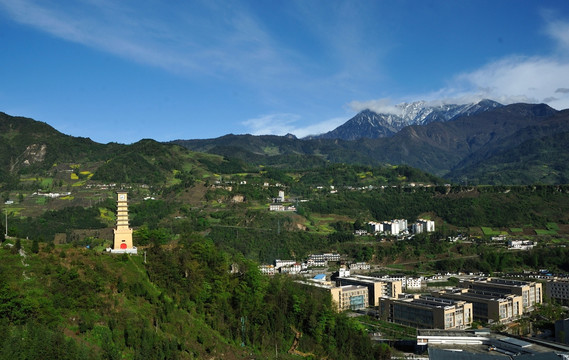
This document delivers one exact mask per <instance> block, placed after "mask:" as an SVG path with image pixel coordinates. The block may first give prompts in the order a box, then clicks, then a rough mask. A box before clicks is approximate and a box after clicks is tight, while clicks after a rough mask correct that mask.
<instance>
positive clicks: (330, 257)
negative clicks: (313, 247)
mask: <svg viewBox="0 0 569 360" xmlns="http://www.w3.org/2000/svg"><path fill="white" fill-rule="evenodd" d="M308 259H309V260H314V261H321V260H326V261H340V254H336V253H325V254H311V255H308Z"/></svg>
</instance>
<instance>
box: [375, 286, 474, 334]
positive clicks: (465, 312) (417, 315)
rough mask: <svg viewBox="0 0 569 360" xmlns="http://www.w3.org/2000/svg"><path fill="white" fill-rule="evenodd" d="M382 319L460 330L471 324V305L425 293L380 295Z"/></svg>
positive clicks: (410, 324)
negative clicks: (386, 296) (387, 296)
mask: <svg viewBox="0 0 569 360" xmlns="http://www.w3.org/2000/svg"><path fill="white" fill-rule="evenodd" d="M379 310H380V316H381V318H382V319H385V320H387V321H391V322H394V323H398V324H402V325H407V326H412V327H416V328H423V329H444V330H451V329H452V330H462V329H466V328H468V327H470V326H471V324H472V317H473V316H472V304H471V303H468V302H466V301H458V300H451V299H443V298H437V297H433V296H425V295H412V294H401V295H399V298H397V299H393V298H381V300H380V304H379Z"/></svg>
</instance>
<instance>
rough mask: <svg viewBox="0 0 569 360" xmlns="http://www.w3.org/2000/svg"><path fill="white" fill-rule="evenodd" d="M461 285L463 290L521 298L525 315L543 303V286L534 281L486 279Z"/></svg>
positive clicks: (469, 281)
mask: <svg viewBox="0 0 569 360" xmlns="http://www.w3.org/2000/svg"><path fill="white" fill-rule="evenodd" d="M461 284H462V287H463V288H467V289H472V290H476V291H484V292H486V293H488V294H494V295H510V294H511V295H518V296H521V297H522V312H523V313H527V312H530V311H533V310H534V307H535V305H536V304H541V303H542V302H543V291H542V285H541V283H538V282H534V281H519V280H507V279H493V278H486V279H482V280H476V279H473V280H466V281H463V282H462V283H461Z"/></svg>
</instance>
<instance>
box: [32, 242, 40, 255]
mask: <svg viewBox="0 0 569 360" xmlns="http://www.w3.org/2000/svg"><path fill="white" fill-rule="evenodd" d="M32 252H33V253H34V254H37V253H39V252H40V245H39V242H38V240H37V239H34V241H33V242H32Z"/></svg>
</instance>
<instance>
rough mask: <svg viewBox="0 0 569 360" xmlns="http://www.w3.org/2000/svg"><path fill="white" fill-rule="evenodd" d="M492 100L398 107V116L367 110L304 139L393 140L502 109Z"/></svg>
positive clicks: (417, 102) (423, 102) (410, 104)
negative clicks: (415, 129)
mask: <svg viewBox="0 0 569 360" xmlns="http://www.w3.org/2000/svg"><path fill="white" fill-rule="evenodd" d="M502 106H503V105H502V104H499V103H497V102H495V101H492V100H482V101H479V102H477V103H470V104H461V105H457V104H443V105H436V106H432V105H429V104H428V103H427V102H426V101H416V102H412V103H402V104H399V105H396V106H395V108H396V109H397V112H398V114H392V113H376V112H374V111H372V110H369V109H366V110H363V111H361V112H360V113H358V114H357V115H356V116H354V117H353V118H351V119H350V120H348V121H346V122H345V123H344V124H342V125H340V126H339V127H337V128H336V129H334V130H332V131H329V132H327V133H324V134H320V135H313V136H307V137H306V138H305V139H342V140H357V139H361V138H369V139H377V138H382V137H390V136H393V135H395V134H396V133H398V132H399V131H400V130H401V129H403V128H405V127H406V126H410V125H426V124H429V123H431V122H435V121H441V122H446V121H451V120H453V119H456V118H458V117H461V116H470V115H474V114H478V113H481V112H485V111H488V110H492V109H496V108H499V107H502Z"/></svg>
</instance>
